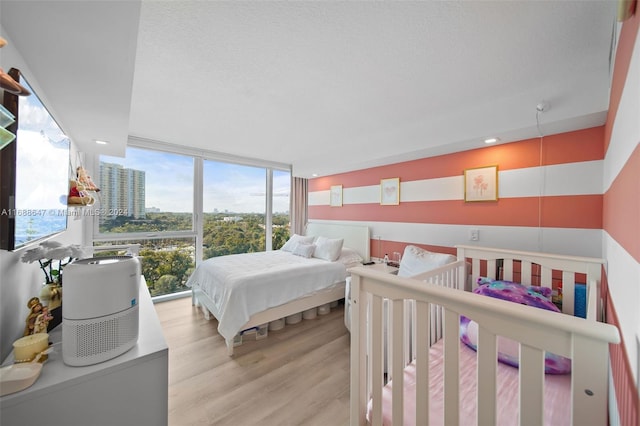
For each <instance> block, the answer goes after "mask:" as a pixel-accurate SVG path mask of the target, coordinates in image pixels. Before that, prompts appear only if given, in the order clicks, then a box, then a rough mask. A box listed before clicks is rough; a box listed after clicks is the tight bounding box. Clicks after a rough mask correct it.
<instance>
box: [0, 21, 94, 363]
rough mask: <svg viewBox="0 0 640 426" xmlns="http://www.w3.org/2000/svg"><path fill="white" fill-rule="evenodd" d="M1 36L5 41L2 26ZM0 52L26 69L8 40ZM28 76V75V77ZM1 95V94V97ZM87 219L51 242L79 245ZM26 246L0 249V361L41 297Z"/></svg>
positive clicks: (1, 59) (5, 61)
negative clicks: (32, 303) (26, 260)
mask: <svg viewBox="0 0 640 426" xmlns="http://www.w3.org/2000/svg"><path fill="white" fill-rule="evenodd" d="M0 35H2V37H4V38H7V37H6V34H4V31H2V27H0ZM7 41H8V44H7V46H5V47H4V48H2V50H1V51H0V52H1V53H2V54H1V55H0V67H2V68H3V69H5V70H8V69H10V68H11V67H15V68H18V69H21V70H26V69H28V67H27V64H26V62H25V61H24V59H23V58H22V56H21V55H20V54H19V53H18V52H17V51H16V50H15V49H13V47H12V45H11V40H10V39H8V38H7ZM30 75H31V74H30ZM29 83H30V84H31V86H32V87H33V88H34V90H36V91H37V92H38V96H39V97H40V99H41V100H42V101H43V102H44V103H45V104H47V106H49V105H48V101H47V100H46V94H44V93H41V91H39V90H38V88H39V85H38V82H37V78H32V79H31V80H29ZM1 93H2V92H1V91H0V94H1ZM71 155H72V158H75V156H76V148H75V145H74V144H73V142H72V145H71ZM85 220H86V219H83V218H78V219H75V218H73V217H69V220H68V228H67V231H65V232H63V233H61V234H59V235H57V236H55V237H54V238H53V239H54V240H56V241H60V242H61V243H63V244H82V243H83V240H84V224H83V222H84V221H85ZM28 248H29V247H25V248H23V249H20V250H18V251H15V252H8V251H5V250H0V362H2V360H4V358H6V356H7V355H8V354H9V352H11V350H12V343H13V341H15V340H16V339H17V338H19V337H21V336H22V333H23V331H24V326H25V319H26V317H27V314H28V313H29V310H28V308H27V301H28V300H29V298H31V297H33V296H37V295H39V294H40V289H41V286H42V283H43V281H44V275H43V273H42V271H41V270H40V268H39V265H38V264H37V263H32V264H25V263H22V262H21V261H20V257H21V256H22V254H23V253H24V251H25V250H26V249H28Z"/></svg>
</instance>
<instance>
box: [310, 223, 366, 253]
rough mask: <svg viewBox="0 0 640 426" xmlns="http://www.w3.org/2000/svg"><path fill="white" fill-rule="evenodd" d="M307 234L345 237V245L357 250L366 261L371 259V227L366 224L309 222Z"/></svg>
mask: <svg viewBox="0 0 640 426" xmlns="http://www.w3.org/2000/svg"><path fill="white" fill-rule="evenodd" d="M305 234H306V235H313V236H314V237H320V236H323V237H326V238H342V239H344V243H343V247H349V248H351V249H353V250H355V251H357V252H358V253H359V254H360V256H362V258H363V259H364V261H365V262H368V261H369V258H370V253H369V248H370V244H371V243H370V240H369V238H370V237H369V227H368V226H365V225H345V224H335V223H327V222H309V223H308V224H307V229H306V232H305Z"/></svg>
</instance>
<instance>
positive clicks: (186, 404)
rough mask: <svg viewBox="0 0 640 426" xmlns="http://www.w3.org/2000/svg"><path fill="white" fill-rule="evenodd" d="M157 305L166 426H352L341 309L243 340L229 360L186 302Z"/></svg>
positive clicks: (209, 325)
mask: <svg viewBox="0 0 640 426" xmlns="http://www.w3.org/2000/svg"><path fill="white" fill-rule="evenodd" d="M155 307H156V311H157V312H158V316H159V318H160V321H161V323H162V329H163V331H164V336H165V339H166V340H167V344H168V345H169V425H170V426H188V425H233V426H245V425H246V426H249V425H265V426H271V425H274V426H276V425H346V424H348V423H349V338H350V335H349V332H348V331H347V329H346V327H345V326H344V305H342V304H340V305H339V306H338V307H337V308H334V309H332V310H331V312H330V313H329V314H327V315H319V316H317V317H316V318H315V319H312V320H303V321H302V322H300V323H298V324H293V325H286V326H285V327H284V329H282V330H279V331H269V336H268V337H267V338H266V339H263V340H258V341H255V340H253V341H251V340H249V341H245V342H244V343H243V344H242V345H241V346H238V347H236V348H235V354H234V356H233V357H229V356H227V353H226V347H225V344H224V340H223V339H222V337H221V336H220V335H219V334H218V333H217V331H216V327H217V321H216V320H215V319H212V320H211V321H207V320H205V319H204V316H203V314H202V312H201V311H200V309H199V308H196V307H193V306H192V305H191V298H185V299H178V300H172V301H168V302H163V303H158V304H156V305H155ZM245 340H248V339H245Z"/></svg>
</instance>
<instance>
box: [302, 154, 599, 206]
mask: <svg viewBox="0 0 640 426" xmlns="http://www.w3.org/2000/svg"><path fill="white" fill-rule="evenodd" d="M602 169H603V161H602V160H597V161H583V162H579V163H566V164H557V165H553V166H543V167H528V168H523V169H514V170H505V171H498V197H499V198H514V197H538V196H539V195H541V193H542V195H545V196H561V195H591V194H598V195H600V194H602V193H603V191H602V173H603V172H602ZM541 189H542V191H541ZM342 198H343V204H366V203H379V202H380V186H379V185H369V186H361V187H355V188H344V189H343V196H342ZM463 199H464V177H463V176H462V175H460V176H450V177H443V178H435V179H422V180H415V181H409V182H400V202H409V201H443V200H463ZM309 205H310V206H322V205H329V191H328V190H324V191H314V192H310V193H309Z"/></svg>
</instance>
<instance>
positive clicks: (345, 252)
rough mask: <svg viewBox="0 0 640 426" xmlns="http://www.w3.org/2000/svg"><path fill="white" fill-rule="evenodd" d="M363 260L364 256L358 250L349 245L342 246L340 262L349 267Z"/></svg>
mask: <svg viewBox="0 0 640 426" xmlns="http://www.w3.org/2000/svg"><path fill="white" fill-rule="evenodd" d="M363 260H364V259H362V256H360V255H359V254H358V252H357V251H355V250H353V249H350V248H348V247H342V251H341V252H340V257H338V262H340V263H342V264H343V265H345V266H347V267H352V266H356V265H358V264H359V263H362V261H363Z"/></svg>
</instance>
